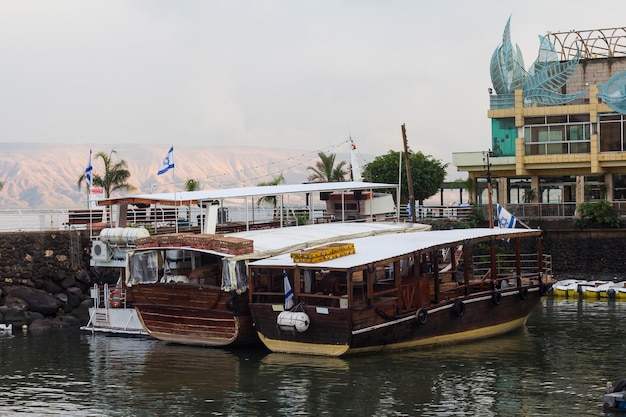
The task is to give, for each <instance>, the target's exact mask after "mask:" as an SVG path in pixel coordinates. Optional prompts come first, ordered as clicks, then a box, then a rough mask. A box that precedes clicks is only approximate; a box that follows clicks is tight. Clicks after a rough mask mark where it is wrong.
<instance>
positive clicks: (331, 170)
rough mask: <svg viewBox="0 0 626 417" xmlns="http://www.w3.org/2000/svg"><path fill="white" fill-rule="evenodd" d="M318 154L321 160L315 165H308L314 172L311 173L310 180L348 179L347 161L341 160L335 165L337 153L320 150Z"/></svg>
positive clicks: (331, 180)
mask: <svg viewBox="0 0 626 417" xmlns="http://www.w3.org/2000/svg"><path fill="white" fill-rule="evenodd" d="M317 156H319V157H320V160H319V161H317V162H316V163H315V166H314V167H307V169H308V170H309V171H312V174H311V175H309V178H308V180H309V181H310V182H340V181H345V180H346V175H347V174H348V171H347V170H346V164H347V162H346V161H341V162H339V163H338V164H337V166H335V158H336V156H337V155H335V154H334V153H330V154H328V155H326V154H325V153H324V152H319V153H318V154H317Z"/></svg>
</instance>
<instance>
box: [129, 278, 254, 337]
mask: <svg viewBox="0 0 626 417" xmlns="http://www.w3.org/2000/svg"><path fill="white" fill-rule="evenodd" d="M130 291H132V294H133V298H134V300H135V308H136V309H137V312H138V314H139V318H140V320H141V323H142V324H143V326H144V327H145V328H146V330H147V331H148V334H149V335H150V336H152V337H155V338H157V339H160V340H164V341H167V342H173V343H180V344H186V345H198V346H214V347H225V346H235V345H246V344H254V343H258V341H259V340H258V337H257V335H256V332H255V330H254V326H253V323H252V318H251V316H250V311H249V309H248V305H247V294H245V293H244V294H240V295H236V294H229V293H226V292H224V291H222V290H221V289H220V288H219V287H214V286H198V285H188V284H181V283H171V284H140V285H134V286H133V287H131V289H130Z"/></svg>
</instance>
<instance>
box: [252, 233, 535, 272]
mask: <svg viewBox="0 0 626 417" xmlns="http://www.w3.org/2000/svg"><path fill="white" fill-rule="evenodd" d="M530 236H541V230H539V229H500V228H494V229H487V228H475V229H454V230H431V231H423V232H421V233H400V234H381V235H374V236H370V237H362V238H357V239H353V240H349V242H350V243H353V244H354V247H355V250H356V253H355V254H352V255H348V256H344V257H341V258H336V259H332V260H327V261H322V262H318V263H313V264H307V263H302V262H294V260H293V258H292V257H291V256H290V254H288V253H287V254H281V255H278V256H275V257H271V258H266V259H261V260H258V261H255V262H251V263H250V266H255V267H275V268H294V267H296V266H301V267H310V268H314V269H318V268H319V269H347V268H354V267H357V266H361V265H367V264H372V263H375V262H380V261H385V260H387V259H391V258H393V257H395V256H404V255H409V254H411V253H414V252H417V251H424V250H434V249H439V248H446V247H449V246H453V245H462V244H465V243H468V242H481V241H487V240H490V239H492V238H497V239H506V238H513V239H514V238H521V237H530Z"/></svg>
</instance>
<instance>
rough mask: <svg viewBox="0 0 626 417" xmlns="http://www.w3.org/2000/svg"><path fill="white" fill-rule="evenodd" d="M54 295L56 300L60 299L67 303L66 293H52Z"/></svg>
mask: <svg viewBox="0 0 626 417" xmlns="http://www.w3.org/2000/svg"><path fill="white" fill-rule="evenodd" d="M54 296H55V297H56V298H57V300H59V301H61V302H62V303H63V304H67V294H65V293H62V292H60V293H57V294H54Z"/></svg>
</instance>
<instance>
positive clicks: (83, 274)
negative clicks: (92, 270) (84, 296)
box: [76, 271, 91, 285]
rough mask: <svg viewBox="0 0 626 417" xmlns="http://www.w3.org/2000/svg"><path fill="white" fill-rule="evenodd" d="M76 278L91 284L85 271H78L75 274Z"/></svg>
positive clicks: (89, 277)
mask: <svg viewBox="0 0 626 417" xmlns="http://www.w3.org/2000/svg"><path fill="white" fill-rule="evenodd" d="M76 280H77V281H79V282H82V283H83V284H87V285H91V276H90V275H89V272H87V271H79V272H78V273H77V274H76Z"/></svg>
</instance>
